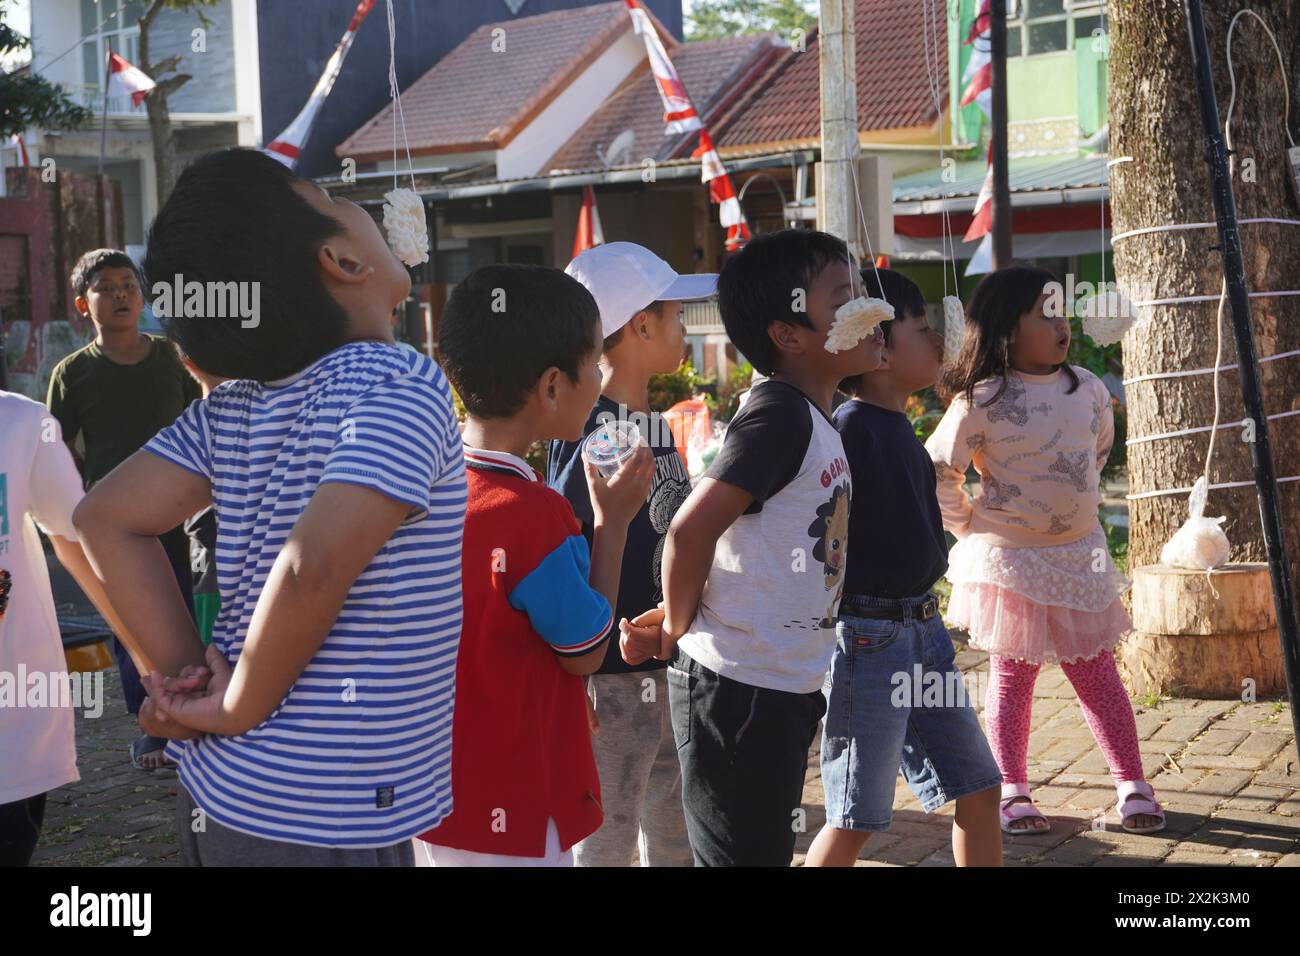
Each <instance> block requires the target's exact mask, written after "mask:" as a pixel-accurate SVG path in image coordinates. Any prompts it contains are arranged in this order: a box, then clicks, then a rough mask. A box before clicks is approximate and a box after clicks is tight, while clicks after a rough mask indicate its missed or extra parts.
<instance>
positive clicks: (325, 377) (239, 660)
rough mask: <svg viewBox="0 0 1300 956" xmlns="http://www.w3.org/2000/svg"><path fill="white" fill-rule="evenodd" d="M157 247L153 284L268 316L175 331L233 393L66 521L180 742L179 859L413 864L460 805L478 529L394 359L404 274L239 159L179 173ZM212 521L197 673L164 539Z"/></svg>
mask: <svg viewBox="0 0 1300 956" xmlns="http://www.w3.org/2000/svg"><path fill="white" fill-rule="evenodd" d="M149 240H150V241H149V254H148V257H147V259H146V263H145V269H146V272H147V273H148V274H150V275H156V276H174V275H181V276H182V277H183V279H184V280H185V282H186V283H190V282H198V283H201V284H206V283H223V284H224V283H234V284H236V286H237V287H242V288H243V289H244V292H243V293H241V295H245V296H246V297H247V299H248V300H252V301H256V302H257V303H258V314H257V315H256V317H255V318H256V320H255V321H252V322H249V321H247V320H246V319H244V318H241V317H238V316H234V317H231V316H222V315H206V314H200V315H194V314H192V312H191V311H190V309H188V308H187V309H186V313H187V314H186V315H185V316H183V317H182V316H173V317H171V318H170V319H168V320H167V324H168V330H169V333H170V334H172V335H173V336H175V337H176V338H177V339H178V340H179V344H180V346H181V348H182V350H183V351H184V353H185V354H186V355H188V356H190V357H191V358H192V359H193V361H194V363H195V365H197V366H198V367H200V368H202V369H204V370H205V371H207V372H209V373H210V374H212V375H218V376H222V377H229V378H235V379H239V381H235V382H228V383H226V384H225V385H223V386H222V387H220V388H218V389H216V390H215V391H213V392H212V394H211V395H209V396H208V397H207V398H206V399H203V400H202V401H200V402H196V403H195V404H193V405H191V406H190V408H189V409H187V410H186V412H185V414H184V415H182V416H181V418H180V419H179V420H178V421H177V422H176V423H175V424H174V425H172V426H170V427H168V428H165V429H164V430H163V431H162V432H160V433H159V434H158V435H157V436H156V437H155V438H154V439H153V440H151V441H150V442H149V444H148V445H147V446H146V448H145V449H144V450H143V451H141V452H137V453H136V454H135V455H133V456H131V457H130V458H129V459H127V461H125V462H124V463H123V464H122V465H121V466H119V467H118V468H117V469H116V470H115V471H114V472H113V473H112V474H111V475H109V476H108V477H107V478H105V479H104V480H103V481H102V482H101V483H100V484H99V485H97V486H96V487H95V488H94V489H93V490H92V491H91V492H90V493H89V494H88V495H87V496H86V498H85V500H84V501H83V502H82V503H81V505H80V506H79V507H78V509H77V512H76V515H75V523H76V526H77V528H78V530H79V531H81V532H82V535H83V540H85V541H86V543H87V548H88V550H89V551H90V554H91V557H92V558H93V560H94V562H95V564H96V565H97V567H98V569H99V571H100V574H101V576H102V577H103V579H104V581H105V585H106V589H107V590H108V592H109V594H110V595H111V596H112V598H113V600H114V603H115V606H117V607H118V609H119V610H120V612H121V613H122V616H123V617H124V618H125V619H126V621H127V623H128V625H130V627H131V629H132V633H135V634H138V635H139V636H140V641H141V643H142V644H143V645H144V650H145V652H146V656H148V657H150V658H152V663H153V667H154V668H155V671H156V673H154V674H152V675H151V678H150V701H151V702H152V704H153V708H152V709H149V710H142V713H141V719H142V721H145V722H147V723H148V724H149V725H150V726H151V727H156V728H159V729H163V728H167V729H168V733H169V736H172V737H176V738H188V739H186V741H185V743H184V744H183V745H182V746H181V747H180V748H178V749H179V757H180V782H181V784H182V786H181V787H180V788H179V791H178V793H177V823H178V832H179V836H180V843H181V850H182V854H183V856H184V858H185V859H186V861H187V862H189V863H190V864H197V865H204V866H222V865H232V864H233V865H240V866H281V865H300V866H399V865H405V866H409V865H411V864H412V863H413V862H414V859H413V854H412V852H411V838H412V837H413V836H415V834H417V833H422V832H424V831H425V830H427V829H429V828H430V827H432V826H435V825H437V823H438V822H439V821H440V820H441V819H442V818H443V817H444V816H446V814H447V813H448V812H449V811H450V809H451V773H450V763H451V753H450V750H451V718H452V700H453V696H454V690H455V667H456V647H457V644H458V643H459V636H460V618H461V609H460V539H461V526H462V523H463V521H464V514H465V475H464V459H463V456H462V452H461V445H460V441H459V435H458V434H457V430H456V421H455V413H454V411H453V408H452V400H451V393H450V390H449V389H448V387H447V380H446V378H445V377H444V376H443V374H442V372H441V371H440V370H439V369H438V367H437V366H436V365H435V364H434V363H433V362H432V361H431V360H429V359H427V358H422V357H419V356H415V355H411V354H410V353H407V352H404V351H401V350H398V349H395V348H393V347H392V331H391V328H390V326H389V321H388V317H389V314H390V313H391V312H392V310H393V308H394V307H395V306H396V305H397V303H398V302H400V301H402V299H403V298H405V297H406V294H407V291H408V290H409V288H410V276H409V275H408V274H407V272H406V270H405V269H404V268H403V266H402V264H401V263H400V262H399V261H398V260H397V258H396V257H395V256H393V254H392V253H391V252H390V251H389V249H388V246H387V244H386V243H385V241H384V238H383V236H382V235H381V234H380V232H379V229H378V228H377V227H376V225H375V223H374V220H373V219H371V217H370V215H369V214H368V213H367V212H366V211H365V210H363V209H362V208H361V207H359V206H357V205H354V204H353V203H350V202H346V201H342V200H334V199H331V198H330V197H329V196H328V195H327V194H326V193H325V192H324V191H323V190H321V189H320V188H319V187H317V186H315V185H313V184H312V183H311V182H309V181H307V180H303V179H299V178H298V177H296V176H294V175H293V174H292V173H291V172H289V171H288V170H287V169H285V168H284V167H283V166H281V165H280V164H279V163H277V162H276V161H275V160H273V159H271V158H270V157H268V156H266V155H264V154H262V153H259V152H257V151H254V150H249V149H227V150H223V151H219V152H216V153H212V154H209V155H207V156H205V157H203V158H201V159H199V160H197V161H196V162H195V163H193V164H192V165H191V166H190V167H189V168H187V169H186V170H185V171H184V172H183V173H182V174H181V176H180V178H179V180H178V181H177V183H176V187H175V189H174V190H173V192H172V194H171V196H170V197H169V198H168V200H167V202H166V204H165V205H164V206H163V208H162V211H161V212H159V214H158V218H157V219H155V220H154V224H153V228H152V230H151V231H150V236H149ZM245 283H246V284H248V285H243V286H241V284H245ZM208 504H211V505H212V506H213V507H214V509H215V511H216V515H217V548H216V560H217V578H218V582H219V586H220V591H221V608H222V613H221V616H220V618H219V619H218V621H217V623H216V627H215V629H214V633H213V639H212V645H211V646H210V647H209V648H208V649H207V652H206V656H205V654H204V652H203V649H202V646H201V644H200V643H199V638H198V634H197V633H196V631H195V627H194V623H193V621H192V620H191V619H190V617H189V615H188V613H187V612H186V608H185V605H184V602H183V601H182V600H181V595H180V592H179V591H178V590H177V589H176V588H171V587H163V586H161V584H160V583H159V578H160V575H159V573H158V572H159V571H160V570H161V569H162V568H163V567H164V564H163V562H164V558H163V554H162V551H161V549H160V548H159V547H158V546H157V545H156V544H155V543H154V542H153V541H152V540H151V539H150V536H151V535H155V534H157V533H158V531H160V530H162V529H165V528H169V527H172V526H173V525H175V524H177V523H178V522H180V521H183V520H184V519H185V518H187V517H189V516H190V515H193V514H195V513H197V512H198V511H200V510H201V509H202V508H203V507H205V506H206V505H208ZM204 664H206V666H207V668H208V669H209V671H210V679H209V680H208V682H207V684H206V687H205V688H200V687H198V686H196V685H198V684H199V683H201V677H202V675H201V674H196V672H195V670H194V668H196V667H198V666H200V665H204ZM187 668H189V669H188V670H187ZM159 672H160V673H159ZM164 674H165V675H171V676H170V677H168V678H167V679H166V680H164V679H163V677H162V675H164ZM187 676H188V678H189V679H188V680H185V679H181V680H177V679H176V678H186V677H187ZM200 823H201V824H202V825H200Z"/></svg>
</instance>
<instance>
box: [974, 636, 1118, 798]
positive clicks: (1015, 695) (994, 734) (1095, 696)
mask: <svg viewBox="0 0 1300 956" xmlns="http://www.w3.org/2000/svg"><path fill="white" fill-rule="evenodd" d="M1040 666H1041V665H1038V664H1029V663H1027V662H1025V661H1019V660H1016V659H1015V658H1011V657H1000V656H998V655H997V654H993V655H990V657H989V687H988V695H987V697H986V698H985V701H984V719H985V722H986V724H987V727H988V737H989V744H990V746H991V747H992V748H993V756H994V758H995V759H996V760H997V762H998V767H999V768H1000V769H1001V771H1002V779H1003V780H1004V781H1006V782H1007V783H1026V782H1028V780H1029V772H1028V769H1027V767H1026V758H1027V755H1028V752H1029V717H1030V712H1031V710H1032V709H1033V705H1034V682H1035V681H1036V680H1037V679H1038V670H1039V667H1040ZM1061 670H1063V671H1065V676H1066V677H1068V678H1069V679H1070V683H1071V684H1072V685H1073V686H1074V692H1075V693H1076V694H1078V695H1079V704H1080V706H1081V707H1082V708H1083V716H1084V717H1085V718H1086V719H1087V721H1088V728H1089V729H1090V730H1091V731H1092V735H1093V737H1095V738H1096V739H1097V744H1098V745H1099V746H1100V747H1101V752H1102V755H1103V756H1105V758H1106V764H1107V766H1109V767H1110V775H1111V776H1112V777H1114V778H1115V782H1116V783H1123V782H1124V781H1126V780H1141V779H1142V778H1143V774H1142V754H1141V753H1140V751H1139V750H1138V739H1137V722H1136V721H1135V720H1134V719H1133V705H1132V704H1131V703H1130V702H1129V699H1128V693H1127V692H1126V691H1125V690H1124V684H1123V682H1122V681H1121V680H1120V677H1119V671H1118V670H1117V669H1116V667H1115V657H1114V655H1113V654H1111V652H1110V651H1102V652H1101V653H1100V654H1098V655H1097V656H1096V657H1092V658H1089V659H1088V660H1085V661H1076V662H1075V663H1073V664H1066V663H1062V664H1061Z"/></svg>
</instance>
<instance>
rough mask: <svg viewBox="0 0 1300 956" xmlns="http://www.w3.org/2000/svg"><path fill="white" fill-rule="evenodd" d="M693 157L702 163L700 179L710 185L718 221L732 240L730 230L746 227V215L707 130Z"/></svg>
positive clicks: (746, 233)
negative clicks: (725, 228) (736, 227)
mask: <svg viewBox="0 0 1300 956" xmlns="http://www.w3.org/2000/svg"><path fill="white" fill-rule="evenodd" d="M691 156H693V157H697V158H698V159H699V161H700V178H701V179H702V180H704V182H706V183H708V184H709V199H710V200H711V201H712V202H713V203H714V204H715V205H717V206H718V221H719V222H721V223H722V224H723V225H724V226H726V227H727V229H728V233H727V237H728V239H729V240H730V239H731V238H732V237H733V233H732V232H731V231H730V230H731V229H732V228H733V227H735V226H741V225H744V223H745V214H744V212H742V211H741V208H740V200H739V199H737V198H736V190H735V189H734V188H732V185H731V177H730V176H728V175H727V170H726V168H725V167H724V166H723V165H722V160H721V159H719V158H718V151H717V149H716V148H715V147H714V145H713V137H712V136H710V135H709V131H708V130H707V129H701V130H700V145H699V146H697V147H696V149H695V152H693V153H691ZM734 235H735V236H736V237H737V238H739V236H740V233H739V232H736V233H734ZM748 238H749V229H748V227H746V228H745V230H744V239H748Z"/></svg>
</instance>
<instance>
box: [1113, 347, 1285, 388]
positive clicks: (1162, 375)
mask: <svg viewBox="0 0 1300 956" xmlns="http://www.w3.org/2000/svg"><path fill="white" fill-rule="evenodd" d="M1296 355H1300V349H1292V350H1291V351H1290V352H1278V353H1277V354H1276V355H1266V356H1264V357H1263V358H1262V359H1258V360H1257V361H1256V363H1255V364H1256V365H1263V364H1264V363H1266V362H1276V361H1277V360H1278V359H1284V358H1293V357H1294V356H1296ZM1238 367H1239V366H1238V365H1237V363H1236V362H1233V363H1232V364H1231V365H1222V366H1219V371H1222V372H1227V371H1230V370H1232V369H1234V368H1238ZM1214 371H1215V369H1213V368H1191V369H1185V370H1183V371H1180V372H1152V373H1151V374H1149V375H1135V376H1133V377H1132V378H1126V379H1124V384H1125V385H1135V384H1137V383H1138V382H1158V381H1161V380H1163V379H1167V378H1187V377H1189V376H1192V375H1210V374H1212V373H1213V372H1214Z"/></svg>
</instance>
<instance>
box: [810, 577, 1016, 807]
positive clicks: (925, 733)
mask: <svg viewBox="0 0 1300 956" xmlns="http://www.w3.org/2000/svg"><path fill="white" fill-rule="evenodd" d="M927 597H929V596H927ZM927 597H920V598H907V599H903V600H893V599H888V598H874V597H866V596H861V595H850V596H846V597H845V598H844V601H843V602H842V603H841V606H840V615H839V619H838V621H837V623H836V626H835V637H836V641H835V656H834V657H833V658H832V660H831V670H830V673H829V674H827V685H828V686H827V687H826V688H823V690H824V692H825V693H826V694H827V709H826V724H825V731H824V735H823V738H822V754H821V763H822V786H823V787H824V789H825V791H826V822H827V823H829V824H830V825H831V826H833V827H836V828H837V829H841V830H865V831H880V830H887V829H889V824H890V820H891V818H892V814H893V806H894V787H895V780H896V779H897V778H896V774H897V773H898V772H900V771H901V772H902V774H903V777H904V779H906V780H907V783H908V786H909V787H911V789H912V793H914V794H915V795H916V797H917V799H918V800H919V801H920V802H921V806H922V807H923V808H924V809H925V811H926V812H927V813H933V812H934V811H935V810H937V809H938V808H939V807H941V806H943V805H944V804H945V803H947V802H948V801H949V800H955V799H956V798H958V797H962V796H965V795H967V794H971V793H978V792H979V791H981V790H987V789H989V788H990V787H995V786H998V785H999V784H1001V782H1002V774H1001V773H1000V772H999V771H998V765H997V763H996V761H994V759H993V753H992V751H991V750H990V749H989V743H988V740H987V739H986V738H985V736H984V731H983V729H982V728H981V727H980V723H979V718H978V717H977V716H976V713H975V710H974V707H973V706H972V703H973V702H972V700H971V693H972V692H973V688H971V689H970V690H968V689H967V688H966V687H965V685H964V684H963V683H962V679H961V677H962V675H961V672H960V671H959V670H958V669H957V667H956V666H955V664H954V660H953V659H954V657H955V656H956V655H955V652H954V650H953V646H952V639H951V638H950V637H949V636H948V629H947V628H946V627H944V626H943V619H942V618H941V617H940V616H939V615H938V614H935V615H934V616H932V617H929V618H927V619H925V620H921V619H920V617H919V612H920V609H921V606H922V604H923V603H924V602H925V601H926V600H927ZM872 608H896V609H898V610H900V611H902V613H903V616H904V620H901V621H889V620H881V619H878V618H870V617H860V616H857V615H855V614H854V611H857V612H859V614H861V613H866V612H868V611H869V610H870V609H872Z"/></svg>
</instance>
